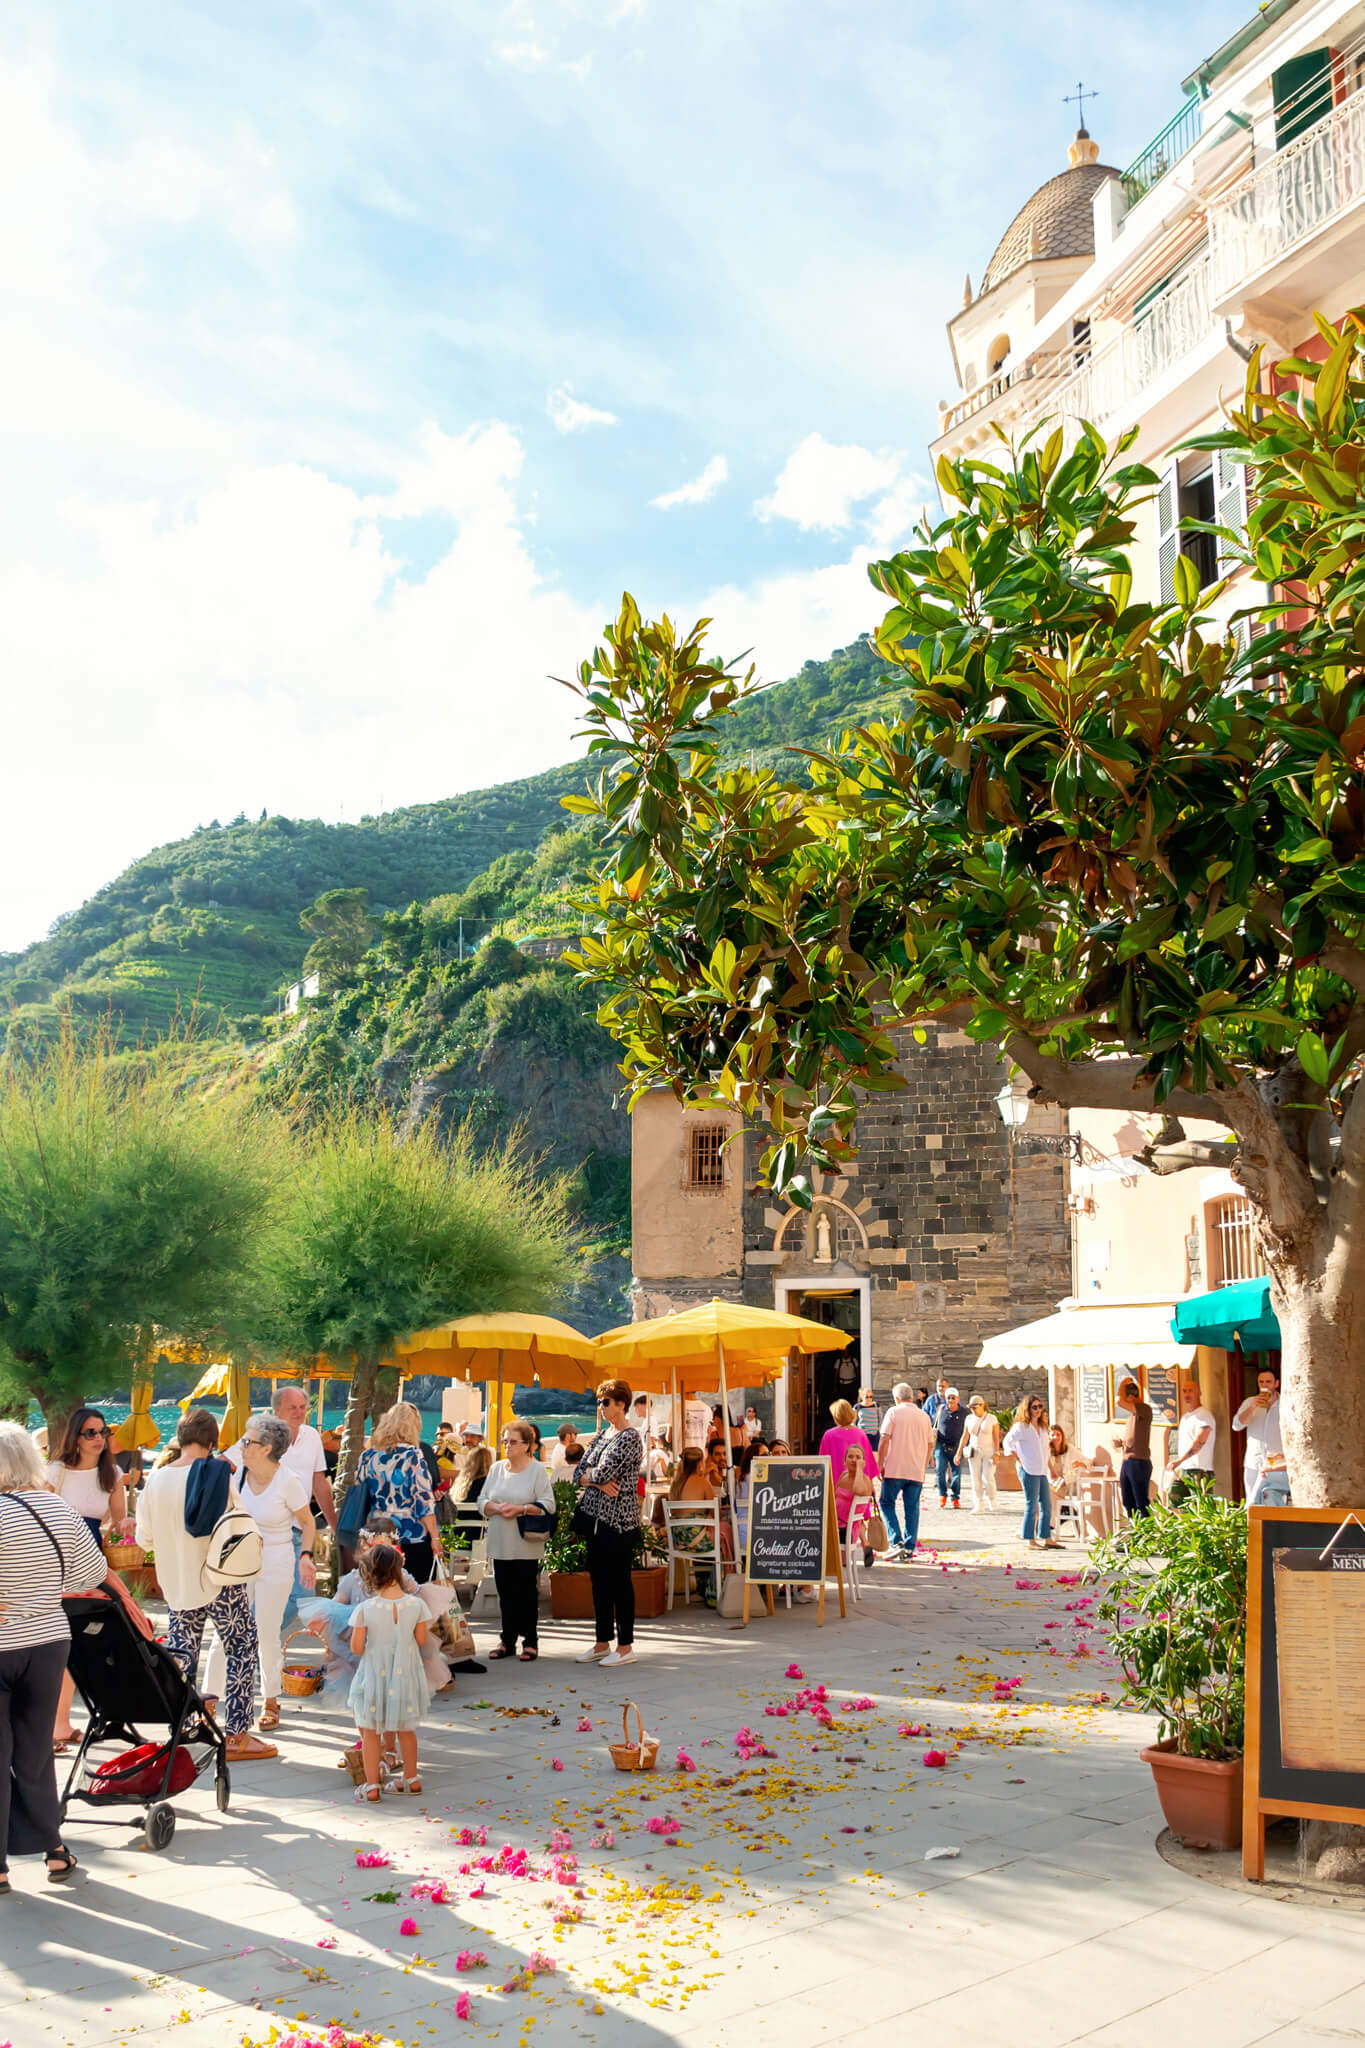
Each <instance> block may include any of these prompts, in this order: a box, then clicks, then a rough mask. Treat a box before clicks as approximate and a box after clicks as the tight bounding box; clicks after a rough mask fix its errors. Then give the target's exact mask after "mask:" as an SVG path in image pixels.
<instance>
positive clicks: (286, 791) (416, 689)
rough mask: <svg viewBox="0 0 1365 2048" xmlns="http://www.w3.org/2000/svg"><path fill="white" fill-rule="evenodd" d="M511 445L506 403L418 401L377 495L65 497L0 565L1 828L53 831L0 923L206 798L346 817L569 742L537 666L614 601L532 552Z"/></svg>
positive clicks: (293, 481) (551, 670) (43, 906)
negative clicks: (413, 543)
mask: <svg viewBox="0 0 1365 2048" xmlns="http://www.w3.org/2000/svg"><path fill="white" fill-rule="evenodd" d="M521 465H522V448H521V444H520V442H519V441H518V439H517V436H516V434H515V433H514V432H513V431H512V430H511V429H510V428H509V427H507V426H504V425H502V424H500V423H497V422H495V423H493V424H491V425H481V426H477V427H471V428H469V429H468V430H467V431H465V432H463V433H458V434H448V433H445V432H443V431H442V430H441V429H440V428H439V427H437V426H436V425H434V424H431V425H428V426H427V427H425V428H424V429H423V431H422V434H421V437H420V443H419V446H418V447H417V449H416V450H415V451H414V453H413V454H412V455H411V457H410V458H409V459H408V461H407V462H406V463H405V465H404V466H403V468H402V471H401V473H400V474H399V475H398V476H397V477H396V479H395V482H394V487H393V489H392V490H391V491H390V492H388V493H387V494H383V495H373V496H368V497H366V496H362V495H361V494H360V493H358V492H357V491H356V490H354V489H352V488H351V487H350V486H349V485H347V484H345V483H341V482H338V481H337V480H336V479H334V478H333V477H330V476H328V475H326V474H324V473H322V472H321V471H319V470H317V469H312V468H308V467H306V466H304V465H301V464H277V465H272V466H270V467H266V468H257V469H246V470H243V471H241V472H240V473H238V474H237V475H235V476H234V477H232V478H231V479H230V480H228V481H225V482H223V483H221V484H217V485H215V486H213V487H211V488H209V489H206V490H204V491H202V492H201V493H200V494H198V495H197V496H196V497H195V498H194V499H193V500H192V501H191V502H190V503H188V504H187V505H186V506H185V507H184V508H183V509H179V510H176V511H167V510H166V509H165V508H164V507H163V506H162V505H160V504H158V503H156V502H135V501H122V502H105V503H96V502H94V501H91V500H83V501H79V502H75V503H72V504H69V505H67V506H66V507H64V508H63V518H64V523H65V526H66V528H67V532H68V541H69V545H68V548H67V549H66V550H65V552H64V557H63V560H62V563H61V566H59V567H47V568H42V567H39V566H36V565H35V564H33V563H31V562H30V563H28V564H26V565H23V566H19V565H17V564H16V565H13V566H10V567H8V568H6V567H5V566H4V565H2V564H0V668H3V670H4V672H5V673H6V674H7V675H9V676H11V677H22V678H23V687H22V689H16V690H14V691H13V692H12V693H11V696H12V701H11V704H10V708H9V712H8V714H7V721H8V722H7V730H6V742H7V745H6V753H7V758H8V759H9V761H10V763H11V766H12V767H16V766H17V764H19V763H22V764H23V768H22V773H18V772H16V773H14V774H13V775H12V776H11V778H10V786H9V790H8V794H7V797H6V820H5V823H6V831H7V833H8V834H9V835H11V843H12V844H13V845H15V846H24V845H28V846H34V845H39V844H41V845H42V846H43V847H44V855H43V859H42V860H41V861H40V862H31V863H19V862H14V863H12V864H10V866H9V871H8V873H7V875H6V907H5V922H4V926H3V928H2V929H0V946H6V945H8V946H16V945H22V944H24V943H26V942H27V941H28V940H29V939H32V938H33V937H35V936H36V935H37V934H38V933H39V932H40V931H41V930H43V929H44V928H45V927H46V926H47V924H49V923H50V922H51V919H52V918H53V917H54V916H55V915H56V913H57V912H58V911H59V910H63V909H69V908H70V907H71V906H72V905H74V904H76V903H78V902H80V901H81V899H82V898H83V897H84V896H86V895H87V894H89V892H90V890H91V889H92V888H94V887H97V886H98V885H99V884H100V883H101V882H103V881H105V880H107V879H109V877H110V876H112V875H113V874H114V873H116V872H117V871H118V870H119V869H120V868H121V867H122V866H123V865H124V864H125V863H126V862H127V861H129V860H131V859H133V858H135V857H136V856H137V855H139V854H140V853H143V852H145V851H146V849H147V847H148V846H149V845H154V844H157V843H159V842H162V841H165V840H167V839H172V838H175V837H177V836H179V835H180V834H182V833H185V832H188V831H190V830H192V829H193V827H194V826H195V825H196V824H197V823H200V822H203V821H207V820H208V819H209V818H212V817H214V816H217V817H220V818H224V819H226V818H229V817H231V816H233V815H234V814H235V813H236V812H237V811H238V810H245V811H246V812H247V813H248V815H251V816H254V815H255V814H256V812H258V811H259V810H260V809H261V808H262V807H265V808H266V809H268V810H270V811H272V812H273V811H284V812H288V813H292V814H293V815H295V816H304V817H309V816H313V817H316V816H319V815H321V816H323V817H330V818H336V817H337V816H339V815H344V816H346V817H348V818H356V817H359V816H360V815H361V814H362V813H364V812H367V811H378V810H380V809H381V808H382V807H383V806H384V804H385V803H386V802H387V803H388V804H389V805H390V806H391V805H393V804H396V803H413V802H424V801H429V800H434V799H437V798H440V797H444V796H448V795H450V793H451V792H452V791H455V790H459V789H470V788H477V787H479V786H481V785H483V784H488V783H494V782H500V781H502V780H504V779H505V778H506V777H508V776H515V775H525V774H531V773H534V772H535V771H537V770H539V769H542V768H547V767H550V766H552V765H553V764H554V763H556V762H558V761H562V760H564V759H566V758H567V757H568V756H569V755H570V754H571V752H572V751H573V747H572V731H573V725H574V720H575V707H574V703H573V700H572V699H571V698H570V696H569V695H568V693H567V692H566V691H564V690H561V689H558V688H556V687H555V685H554V684H553V683H552V682H550V681H549V677H550V676H551V675H567V674H569V673H571V671H572V668H573V665H574V664H575V663H576V662H577V661H578V660H579V659H580V658H581V657H582V655H583V653H584V651H585V650H586V649H587V648H589V647H591V646H592V644H593V642H594V641H595V640H596V639H597V638H598V637H599V635H600V630H601V621H602V617H603V616H604V611H603V608H602V607H601V606H600V605H598V604H596V603H593V604H590V605H584V604H581V603H579V602H576V601H575V600H574V599H573V598H571V597H570V596H568V595H567V594H566V593H565V592H564V591H562V590H560V589H559V588H557V587H556V586H554V585H553V584H551V583H549V582H548V581H546V580H545V578H544V576H543V575H542V573H541V571H540V569H539V568H538V566H537V564H536V562H535V561H534V559H533V558H532V555H531V552H530V549H529V547H528V544H527V540H526V520H525V514H524V512H523V511H522V509H521V507H520V505H519V501H518V487H519V479H520V470H521ZM432 517H435V518H437V519H440V518H445V519H447V520H448V521H449V522H450V527H451V532H450V536H449V540H448V542H447V543H446V545H445V546H444V548H443V549H442V551H441V552H440V553H439V555H438V557H437V559H436V560H435V561H432V562H429V563H424V564H423V565H422V566H421V567H416V566H414V565H413V563H412V562H410V561H408V560H405V559H404V552H403V550H404V529H403V525H402V522H403V521H405V520H407V519H410V518H411V519H417V518H421V519H423V520H424V521H426V520H429V519H431V518H432ZM424 531H425V529H424ZM57 816H61V817H62V818H63V819H64V820H65V821H66V822H65V824H64V826H63V829H62V831H61V833H59V834H56V835H54V834H53V833H52V830H51V821H52V819H53V818H54V817H57Z"/></svg>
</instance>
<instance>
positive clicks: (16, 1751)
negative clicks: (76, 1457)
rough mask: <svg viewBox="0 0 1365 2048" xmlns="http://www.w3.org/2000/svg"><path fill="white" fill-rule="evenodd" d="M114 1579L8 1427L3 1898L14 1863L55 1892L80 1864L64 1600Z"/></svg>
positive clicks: (3, 1497) (2, 1555)
mask: <svg viewBox="0 0 1365 2048" xmlns="http://www.w3.org/2000/svg"><path fill="white" fill-rule="evenodd" d="M107 1573H108V1567H107V1566H106V1564H105V1562H104V1553H103V1551H102V1550H101V1549H100V1547H99V1545H98V1544H97V1543H96V1541H95V1539H94V1537H93V1536H92V1535H91V1534H90V1531H89V1530H88V1529H87V1528H86V1526H85V1523H84V1521H83V1520H82V1518H81V1516H80V1515H79V1514H77V1512H76V1510H75V1509H74V1508H72V1507H69V1506H68V1505H67V1503H66V1502H65V1501H64V1500H61V1499H59V1497H58V1496H57V1495H56V1494H55V1493H53V1492H51V1491H50V1489H49V1488H48V1487H47V1485H46V1484H45V1480H44V1472H43V1459H42V1456H41V1454H40V1452H39V1450H38V1446H37V1445H36V1444H35V1443H34V1441H33V1439H32V1437H31V1436H30V1435H29V1433H28V1431H27V1430H26V1429H21V1428H20V1426H19V1424H18V1423H17V1422H0V1589H3V1590H2V1591H0V1755H5V1756H7V1759H8V1762H7V1767H6V1768H5V1769H4V1770H3V1771H0V1896H3V1895H4V1894H5V1893H6V1892H8V1890H9V1888H10V1882H9V1861H8V1859H9V1857H10V1856H42V1857H44V1858H45V1859H46V1862H47V1876H48V1882H49V1884H64V1883H65V1882H66V1880H67V1879H68V1878H69V1877H70V1875H71V1873H72V1871H73V1870H74V1869H75V1868H76V1859H75V1857H74V1856H73V1855H72V1854H71V1851H70V1850H69V1849H67V1848H64V1847H63V1845H62V1832H61V1801H60V1799H59V1798H58V1795H57V1771H56V1766H55V1764H54V1763H53V1757H52V1725H53V1721H54V1720H55V1718H56V1713H57V1698H58V1695H59V1693H60V1692H61V1688H62V1676H63V1674H64V1672H65V1670H66V1660H67V1657H68V1655H69V1653H70V1648H71V1629H70V1625H69V1623H68V1622H67V1618H66V1615H65V1613H64V1611H63V1608H62V1595H63V1594H64V1593H88V1592H89V1591H90V1590H91V1588H92V1587H94V1586H102V1585H103V1584H104V1581H105V1578H106V1576H107Z"/></svg>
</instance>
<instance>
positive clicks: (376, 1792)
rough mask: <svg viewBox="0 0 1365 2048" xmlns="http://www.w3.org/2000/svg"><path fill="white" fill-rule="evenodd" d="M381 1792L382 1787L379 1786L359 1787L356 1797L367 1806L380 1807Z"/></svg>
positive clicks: (357, 1787) (356, 1789) (356, 1790)
mask: <svg viewBox="0 0 1365 2048" xmlns="http://www.w3.org/2000/svg"><path fill="white" fill-rule="evenodd" d="M380 1791H381V1787H380V1786H378V1785H357V1786H356V1788H355V1796H356V1799H357V1801H362V1800H363V1801H364V1803H365V1805H367V1806H378V1804H379V1796H380Z"/></svg>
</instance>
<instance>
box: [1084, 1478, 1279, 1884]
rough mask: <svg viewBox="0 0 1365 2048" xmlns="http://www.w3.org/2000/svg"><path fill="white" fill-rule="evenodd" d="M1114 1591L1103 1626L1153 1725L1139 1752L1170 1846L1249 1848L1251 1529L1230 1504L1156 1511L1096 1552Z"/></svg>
mask: <svg viewBox="0 0 1365 2048" xmlns="http://www.w3.org/2000/svg"><path fill="white" fill-rule="evenodd" d="M1092 1561H1093V1566H1094V1568H1095V1569H1096V1570H1097V1571H1098V1572H1100V1573H1102V1574H1103V1575H1104V1576H1105V1577H1106V1578H1107V1580H1108V1584H1107V1586H1106V1589H1105V1592H1104V1595H1103V1598H1102V1600H1101V1602H1100V1606H1099V1610H1098V1613H1099V1619H1100V1620H1101V1621H1102V1622H1103V1623H1105V1624H1106V1625H1107V1626H1108V1629H1109V1641H1110V1646H1111V1647H1112V1649H1113V1650H1114V1652H1115V1655H1116V1656H1117V1657H1118V1659H1119V1661H1120V1663H1121V1665H1122V1667H1123V1685H1124V1692H1125V1696H1126V1697H1127V1698H1128V1699H1129V1700H1131V1701H1132V1703H1133V1705H1134V1706H1135V1707H1137V1708H1139V1709H1140V1710H1141V1711H1142V1712H1144V1713H1148V1714H1155V1715H1156V1717H1157V1721H1158V1724H1159V1739H1158V1741H1157V1742H1156V1743H1154V1744H1153V1745H1152V1746H1151V1747H1150V1748H1148V1749H1144V1750H1143V1752H1142V1757H1143V1761H1144V1762H1145V1763H1148V1764H1150V1765H1151V1768H1152V1776H1153V1778H1154V1779H1155V1780H1156V1789H1157V1797H1158V1798H1159V1799H1160V1801H1161V1810H1162V1812H1163V1813H1164V1814H1165V1816H1166V1823H1167V1826H1168V1827H1169V1828H1170V1830H1171V1832H1172V1834H1174V1835H1179V1836H1180V1837H1181V1839H1182V1840H1183V1841H1185V1842H1186V1843H1188V1844H1189V1845H1190V1846H1191V1847H1195V1848H1215V1849H1235V1848H1236V1847H1237V1846H1238V1845H1239V1843H1240V1842H1241V1839H1242V1751H1243V1741H1244V1735H1243V1730H1244V1724H1245V1714H1246V1606H1247V1518H1246V1512H1245V1510H1244V1509H1243V1508H1241V1507H1240V1506H1239V1505H1237V1504H1236V1503H1235V1502H1232V1501H1225V1500H1218V1499H1216V1498H1215V1497H1214V1495H1212V1494H1211V1493H1202V1492H1201V1493H1196V1494H1192V1495H1190V1496H1189V1497H1187V1499H1186V1500H1185V1501H1184V1503H1183V1504H1182V1505H1181V1506H1180V1507H1179V1508H1165V1507H1161V1506H1158V1505H1156V1504H1153V1507H1152V1510H1151V1512H1150V1514H1148V1515H1145V1516H1142V1517H1140V1518H1139V1519H1138V1520H1137V1521H1136V1522H1134V1523H1133V1525H1132V1527H1131V1528H1130V1529H1127V1530H1125V1531H1123V1532H1122V1533H1121V1534H1118V1535H1114V1536H1110V1537H1108V1538H1106V1539H1105V1540H1104V1541H1103V1542H1101V1543H1099V1544H1097V1545H1096V1546H1095V1549H1094V1552H1093V1554H1092Z"/></svg>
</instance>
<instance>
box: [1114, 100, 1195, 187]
mask: <svg viewBox="0 0 1365 2048" xmlns="http://www.w3.org/2000/svg"><path fill="white" fill-rule="evenodd" d="M1202 124H1203V115H1202V112H1201V108H1200V104H1199V101H1198V100H1196V99H1189V100H1186V102H1185V104H1184V106H1183V107H1182V108H1181V109H1180V112H1179V113H1178V114H1177V115H1176V116H1175V119H1174V120H1173V121H1168V122H1167V123H1166V126H1165V127H1164V128H1163V129H1162V131H1161V133H1160V135H1158V136H1157V137H1156V138H1155V139H1154V140H1153V141H1151V142H1149V143H1148V144H1147V147H1146V149H1144V150H1143V152H1142V154H1141V156H1137V157H1134V159H1133V161H1132V163H1130V164H1129V166H1128V168H1127V170H1126V171H1124V173H1123V196H1124V198H1125V199H1126V200H1127V201H1128V204H1129V205H1130V206H1136V205H1137V203H1138V201H1139V199H1141V198H1142V196H1143V194H1144V193H1146V192H1150V191H1151V189H1152V187H1153V185H1155V184H1156V183H1157V182H1158V180H1159V179H1161V178H1164V177H1165V175H1166V173H1167V171H1169V170H1170V168H1171V166H1172V164H1175V163H1178V162H1179V161H1180V159H1181V157H1182V156H1184V154H1185V152H1186V150H1188V149H1193V147H1194V145H1195V143H1196V142H1198V140H1199V137H1200V133H1201V130H1202Z"/></svg>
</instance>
